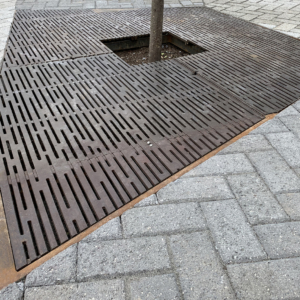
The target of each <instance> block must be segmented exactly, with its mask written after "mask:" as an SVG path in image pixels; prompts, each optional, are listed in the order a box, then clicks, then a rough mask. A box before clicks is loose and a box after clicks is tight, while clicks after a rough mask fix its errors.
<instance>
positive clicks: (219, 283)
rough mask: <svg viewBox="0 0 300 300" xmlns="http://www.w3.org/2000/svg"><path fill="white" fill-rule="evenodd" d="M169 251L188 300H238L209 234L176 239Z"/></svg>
mask: <svg viewBox="0 0 300 300" xmlns="http://www.w3.org/2000/svg"><path fill="white" fill-rule="evenodd" d="M170 247H171V250H172V254H173V260H174V264H175V268H176V270H177V272H178V273H179V280H180V284H181V288H182V291H183V295H184V299H185V300H198V299H201V300H208V299H227V300H230V299H235V297H234V294H233V291H232V289H231V286H230V283H229V281H228V278H227V276H226V274H225V272H224V270H223V267H222V265H221V263H220V262H219V260H218V257H217V255H216V252H215V250H214V247H213V245H212V243H211V241H210V239H209V235H208V233H207V232H196V233H191V234H183V235H173V236H171V237H170Z"/></svg>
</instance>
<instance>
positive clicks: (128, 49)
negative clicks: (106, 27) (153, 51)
mask: <svg viewBox="0 0 300 300" xmlns="http://www.w3.org/2000/svg"><path fill="white" fill-rule="evenodd" d="M149 41H150V35H144V36H136V37H129V38H126V39H118V40H110V41H103V43H104V44H105V45H106V46H107V47H108V48H109V49H111V50H112V51H114V52H115V54H116V55H118V56H119V57H120V58H122V59H123V60H124V61H125V62H126V63H128V64H129V65H139V64H142V63H148V59H149ZM205 51H207V50H205V49H203V48H202V47H200V46H198V45H196V44H194V43H192V42H190V41H185V40H182V39H180V38H178V37H176V36H175V35H173V34H170V33H168V32H165V33H163V36H162V49H161V59H162V60H167V59H173V58H177V57H182V56H187V55H190V54H197V53H201V52H205Z"/></svg>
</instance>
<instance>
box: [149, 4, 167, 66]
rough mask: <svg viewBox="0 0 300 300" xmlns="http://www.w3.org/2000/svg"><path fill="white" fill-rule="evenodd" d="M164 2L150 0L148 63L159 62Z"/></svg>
mask: <svg viewBox="0 0 300 300" xmlns="http://www.w3.org/2000/svg"><path fill="white" fill-rule="evenodd" d="M163 14H164V0H152V12H151V30H150V45H149V62H154V61H160V59H161V45H162V29H163Z"/></svg>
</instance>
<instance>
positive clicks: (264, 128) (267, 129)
mask: <svg viewBox="0 0 300 300" xmlns="http://www.w3.org/2000/svg"><path fill="white" fill-rule="evenodd" d="M285 131H289V130H288V129H287V128H286V127H285V126H284V124H283V123H282V122H281V121H280V120H279V119H272V120H270V121H267V122H266V123H264V124H262V125H260V126H259V127H258V128H256V129H255V130H253V131H251V132H250V134H266V133H275V132H285Z"/></svg>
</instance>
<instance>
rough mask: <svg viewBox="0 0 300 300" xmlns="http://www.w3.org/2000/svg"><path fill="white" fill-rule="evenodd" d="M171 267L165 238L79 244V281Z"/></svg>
mask: <svg viewBox="0 0 300 300" xmlns="http://www.w3.org/2000/svg"><path fill="white" fill-rule="evenodd" d="M169 267H170V264H169V257H168V253H167V248H166V242H165V239H164V238H163V237H147V238H135V239H130V240H127V239H126V240H114V241H105V242H101V243H82V242H81V243H79V246H78V267H77V270H78V271H77V278H78V279H79V280H82V279H86V278H89V277H97V276H103V275H122V274H131V273H133V272H139V273H140V272H145V271H153V270H164V269H168V268H169Z"/></svg>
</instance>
